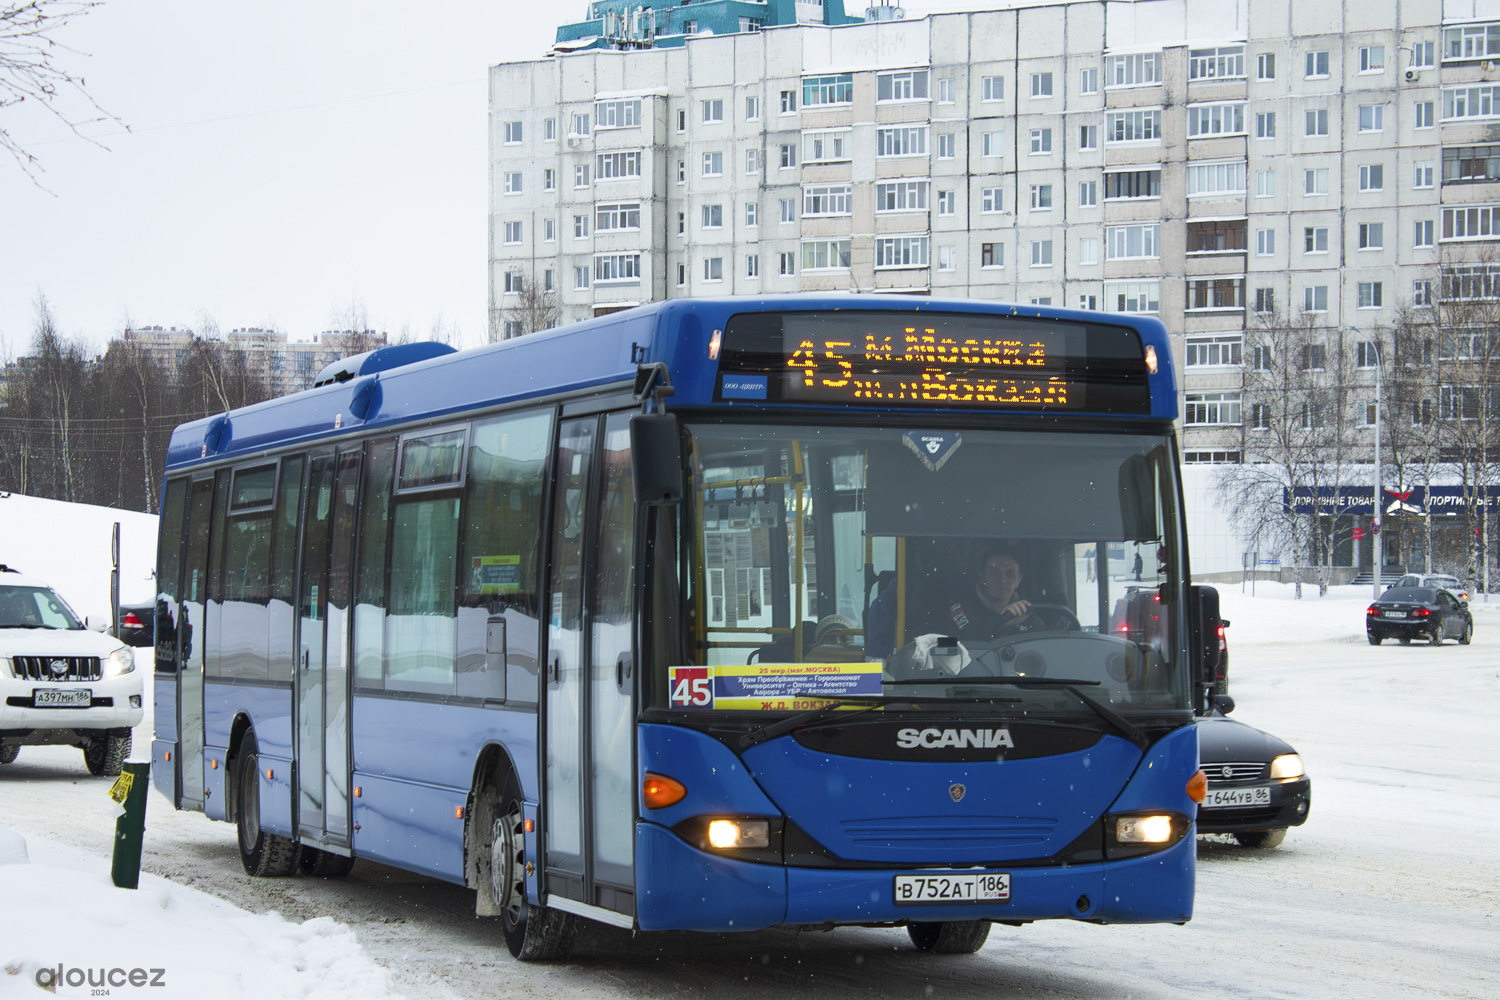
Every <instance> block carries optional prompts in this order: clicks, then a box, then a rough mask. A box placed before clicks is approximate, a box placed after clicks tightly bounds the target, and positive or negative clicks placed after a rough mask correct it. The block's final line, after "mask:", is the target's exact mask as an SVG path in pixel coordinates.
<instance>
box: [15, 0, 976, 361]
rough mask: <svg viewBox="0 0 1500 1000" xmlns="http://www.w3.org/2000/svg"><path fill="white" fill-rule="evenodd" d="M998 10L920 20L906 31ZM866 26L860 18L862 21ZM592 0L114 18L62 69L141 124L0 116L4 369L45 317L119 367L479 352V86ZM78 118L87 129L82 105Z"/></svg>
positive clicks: (176, 12) (968, 5)
mask: <svg viewBox="0 0 1500 1000" xmlns="http://www.w3.org/2000/svg"><path fill="white" fill-rule="evenodd" d="M1001 5H1002V4H989V3H985V2H984V0H909V2H907V3H905V4H904V6H905V7H906V8H907V10H908V12H909V16H916V15H917V14H921V13H927V12H929V11H934V10H960V9H975V8H983V7H986V6H1001ZM846 6H847V8H848V9H849V10H850V11H854V10H855V9H856V8H858V9H860V10H861V11H862V9H863V7H864V6H865V0H846ZM586 9H587V2H586V0H560V2H552V3H541V4H533V3H529V2H522V0H451V2H446V0H428V2H425V3H421V4H410V3H396V2H391V0H363V2H355V0H303V2H298V3H293V2H292V0H272V2H269V3H261V4H232V5H231V4H218V3H205V2H203V0H108V2H107V3H105V5H104V6H103V7H101V8H99V9H97V10H95V11H94V12H93V13H91V14H89V15H87V16H86V17H83V18H80V19H79V20H78V21H77V22H76V23H75V24H74V25H73V26H71V27H70V28H69V29H68V30H67V31H66V32H65V33H63V34H62V35H60V36H59V40H61V41H64V42H66V43H67V44H68V45H70V46H72V47H73V48H74V49H75V50H76V52H74V53H61V54H60V55H59V58H60V59H63V60H65V64H66V65H67V66H68V67H69V68H72V69H73V70H74V71H75V72H78V73H81V74H82V75H83V76H84V78H85V80H86V81H87V85H88V92H89V94H90V95H91V96H92V97H93V98H94V99H95V100H96V101H97V102H98V103H99V104H100V105H101V106H102V107H103V108H104V109H105V110H107V111H108V112H110V113H111V114H113V115H115V116H116V117H117V118H118V119H120V121H122V122H123V123H124V124H126V125H128V126H129V128H130V131H129V132H128V133H126V132H125V131H124V130H123V128H122V127H121V125H119V124H117V123H114V122H103V123H100V124H98V125H93V126H90V127H89V128H88V129H87V131H88V133H89V134H90V135H94V136H96V137H97V138H98V141H99V142H100V143H102V144H103V146H104V147H106V148H100V147H99V146H96V145H93V144H91V143H89V142H86V141H84V140H81V139H78V138H76V137H74V136H73V135H72V133H70V132H69V131H68V130H67V129H66V128H65V127H63V126H62V125H60V124H58V123H57V122H55V121H54V120H52V119H50V118H49V117H48V116H46V115H42V114H39V113H37V112H36V111H35V110H34V109H27V108H26V107H25V106H22V107H18V108H9V109H3V110H0V115H4V116H5V117H4V123H5V126H6V127H7V128H8V129H9V130H10V132H11V134H12V136H13V137H14V138H15V139H17V140H18V141H20V142H21V143H22V144H23V145H25V146H26V148H28V149H29V150H30V151H31V152H32V153H33V154H35V155H36V156H37V157H38V158H39V160H40V165H41V167H42V170H41V171H40V172H39V173H38V180H39V183H40V185H42V186H40V187H39V186H37V184H34V183H33V182H32V181H31V180H30V179H29V178H28V177H27V175H26V174H25V173H24V172H23V171H22V170H21V169H20V168H19V167H18V166H17V165H16V164H15V163H14V162H12V161H9V160H0V360H3V359H4V358H6V357H13V356H15V355H16V354H19V353H23V352H24V351H25V349H26V346H27V345H28V344H29V343H30V341H31V336H32V330H33V327H34V325H35V315H36V313H35V303H36V300H37V297H38V295H43V294H44V295H45V296H46V297H47V300H48V302H49V304H50V305H51V308H52V311H53V314H54V315H55V317H56V318H57V320H58V323H59V325H60V326H61V328H62V329H63V331H64V332H65V333H67V334H68V335H70V336H77V337H81V338H83V339H84V340H86V341H87V342H88V343H90V344H91V345H93V346H95V347H96V348H97V347H102V345H103V344H104V343H105V342H106V341H107V339H108V338H109V337H110V336H112V335H114V334H117V333H118V332H119V331H120V329H122V328H123V327H124V326H125V325H126V324H127V323H128V324H131V325H135V326H149V325H160V326H177V327H192V328H195V329H198V328H201V326H202V323H203V320H204V319H205V318H209V319H211V320H212V321H213V322H215V323H217V324H218V326H219V327H220V328H221V329H224V330H230V329H235V328H238V327H246V326H266V327H272V328H275V329H278V330H282V331H284V332H286V333H288V334H290V335H291V336H292V337H293V338H296V339H307V338H310V337H311V336H313V335H314V334H316V333H318V332H319V331H322V330H326V329H330V328H332V327H333V326H335V325H336V324H337V323H338V321H340V320H342V319H343V317H345V316H347V315H348V314H349V313H350V311H351V307H353V306H355V305H358V306H361V307H362V308H363V310H364V312H365V314H366V315H367V316H368V320H369V323H370V325H371V326H372V327H374V328H375V329H379V330H385V331H387V332H390V333H392V334H395V333H399V332H401V331H402V330H403V329H405V330H409V331H410V332H411V333H412V334H414V335H416V336H418V337H425V336H427V335H428V334H429V332H430V331H431V330H432V329H433V328H434V327H435V326H440V327H442V328H444V329H446V330H453V329H455V328H456V329H457V330H458V332H459V333H460V335H461V336H462V339H463V342H464V343H465V344H466V345H474V344H478V343H480V342H481V341H482V339H483V337H484V331H485V323H486V319H485V309H486V303H487V299H488V294H489V292H488V286H487V282H486V277H485V271H486V265H487V261H486V250H485V235H486V231H487V223H486V211H487V209H486V206H487V204H488V197H489V194H488V189H487V183H488V182H487V172H486V158H487V142H486V138H485V114H486V102H487V94H486V88H485V76H486V74H485V70H486V68H487V67H488V66H490V65H492V64H494V63H497V62H504V61H509V60H523V59H533V58H539V57H540V56H541V55H542V54H543V53H544V52H545V50H546V48H547V46H548V44H549V43H550V41H551V39H552V37H553V34H554V32H555V30H556V28H557V25H558V24H559V23H561V22H563V21H571V20H574V19H577V18H581V17H582V16H583V14H584V12H585V11H586ZM68 107H69V108H70V109H71V110H72V111H73V112H75V113H76V114H79V115H82V114H84V113H86V112H90V111H91V109H90V108H89V107H88V106H87V104H85V103H83V102H81V101H78V100H74V101H72V102H71V103H70V104H69V105H68Z"/></svg>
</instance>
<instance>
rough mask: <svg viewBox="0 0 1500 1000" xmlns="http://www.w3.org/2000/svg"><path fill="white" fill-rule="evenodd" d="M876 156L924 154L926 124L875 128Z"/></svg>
mask: <svg viewBox="0 0 1500 1000" xmlns="http://www.w3.org/2000/svg"><path fill="white" fill-rule="evenodd" d="M875 155H876V156H926V155H927V126H925V125H924V126H921V127H920V128H882V129H876V130H875Z"/></svg>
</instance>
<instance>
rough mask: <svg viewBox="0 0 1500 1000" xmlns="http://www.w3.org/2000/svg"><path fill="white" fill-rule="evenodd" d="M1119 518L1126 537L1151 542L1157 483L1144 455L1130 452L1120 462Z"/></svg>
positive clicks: (1126, 538)
mask: <svg viewBox="0 0 1500 1000" xmlns="http://www.w3.org/2000/svg"><path fill="white" fill-rule="evenodd" d="M1120 518H1121V520H1122V521H1124V524H1123V527H1124V529H1125V540H1126V541H1132V542H1142V541H1150V540H1151V539H1153V538H1156V537H1158V536H1159V535H1160V534H1161V532H1160V531H1158V530H1157V527H1156V486H1155V482H1154V477H1153V476H1152V474H1151V463H1150V461H1149V460H1147V458H1146V456H1145V455H1131V456H1129V457H1128V458H1126V459H1125V461H1124V462H1123V463H1122V464H1121V465H1120Z"/></svg>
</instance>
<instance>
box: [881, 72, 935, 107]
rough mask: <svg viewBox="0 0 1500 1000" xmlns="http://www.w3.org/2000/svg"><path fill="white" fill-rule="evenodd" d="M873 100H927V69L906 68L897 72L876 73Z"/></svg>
mask: <svg viewBox="0 0 1500 1000" xmlns="http://www.w3.org/2000/svg"><path fill="white" fill-rule="evenodd" d="M875 100H877V101H925V100H927V71H926V70H925V69H908V70H903V71H901V72H899V73H878V74H876V76H875Z"/></svg>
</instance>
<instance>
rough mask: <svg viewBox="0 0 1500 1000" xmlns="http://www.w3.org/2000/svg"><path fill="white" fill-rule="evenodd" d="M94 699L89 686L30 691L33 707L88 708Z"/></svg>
mask: <svg viewBox="0 0 1500 1000" xmlns="http://www.w3.org/2000/svg"><path fill="white" fill-rule="evenodd" d="M93 700H94V692H93V691H92V690H90V689H89V688H67V689H64V688H37V689H36V690H34V691H32V692H31V705H32V707H33V708H88V707H89V705H90V704H91V703H92V702H93Z"/></svg>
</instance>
